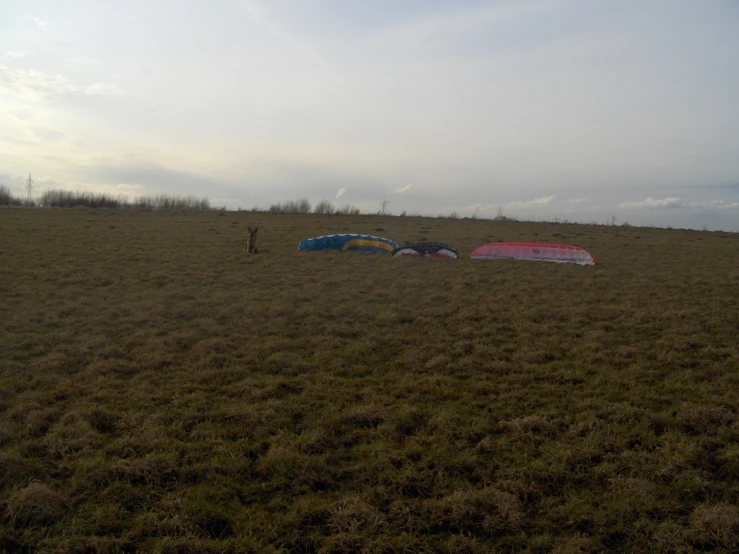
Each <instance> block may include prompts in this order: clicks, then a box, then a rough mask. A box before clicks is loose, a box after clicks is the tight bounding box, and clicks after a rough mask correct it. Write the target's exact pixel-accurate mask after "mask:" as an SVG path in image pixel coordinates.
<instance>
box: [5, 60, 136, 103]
mask: <svg viewBox="0 0 739 554" xmlns="http://www.w3.org/2000/svg"><path fill="white" fill-rule="evenodd" d="M3 88H5V89H9V90H10V91H11V92H14V93H15V94H16V95H17V96H18V97H19V98H20V99H22V100H42V99H48V98H54V97H57V96H62V95H67V94H87V95H94V96H100V95H107V96H120V95H122V94H123V90H122V89H121V88H120V87H119V86H118V85H115V84H111V83H101V82H98V83H93V84H92V85H88V86H83V85H80V84H78V83H75V82H73V81H70V80H69V79H67V78H65V77H62V76H61V75H59V74H56V75H52V74H49V73H44V72H43V71H35V70H33V69H30V70H24V69H12V68H10V67H8V66H6V65H3V64H0V89H3Z"/></svg>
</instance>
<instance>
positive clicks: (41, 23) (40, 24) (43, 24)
mask: <svg viewBox="0 0 739 554" xmlns="http://www.w3.org/2000/svg"><path fill="white" fill-rule="evenodd" d="M33 20H34V21H35V22H36V26H37V27H38V28H39V29H41V30H42V31H45V30H46V29H47V28H48V27H49V24H48V23H47V22H46V21H44V20H43V19H39V18H38V17H34V18H33Z"/></svg>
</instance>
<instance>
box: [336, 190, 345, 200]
mask: <svg viewBox="0 0 739 554" xmlns="http://www.w3.org/2000/svg"><path fill="white" fill-rule="evenodd" d="M345 193H346V187H341V188H340V189H339V191H338V192H337V193H336V200H338V199H339V198H341V197H342V196H343V195H344V194H345Z"/></svg>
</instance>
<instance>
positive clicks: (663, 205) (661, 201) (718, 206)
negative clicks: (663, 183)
mask: <svg viewBox="0 0 739 554" xmlns="http://www.w3.org/2000/svg"><path fill="white" fill-rule="evenodd" d="M619 208H639V209H657V210H705V209H713V210H736V209H739V202H727V201H726V200H710V201H708V202H688V201H686V200H683V199H682V198H678V197H676V196H670V197H668V198H652V197H649V198H647V199H646V200H642V201H630V202H623V203H621V204H619Z"/></svg>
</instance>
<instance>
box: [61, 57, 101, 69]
mask: <svg viewBox="0 0 739 554" xmlns="http://www.w3.org/2000/svg"><path fill="white" fill-rule="evenodd" d="M99 65H100V60H99V59H97V58H92V57H87V56H77V57H75V58H67V59H66V60H64V66H65V67H68V68H69V69H71V70H73V71H82V70H83V69H89V68H92V67H97V66H99Z"/></svg>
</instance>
